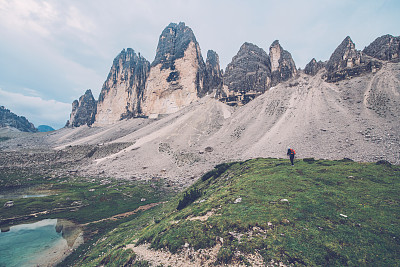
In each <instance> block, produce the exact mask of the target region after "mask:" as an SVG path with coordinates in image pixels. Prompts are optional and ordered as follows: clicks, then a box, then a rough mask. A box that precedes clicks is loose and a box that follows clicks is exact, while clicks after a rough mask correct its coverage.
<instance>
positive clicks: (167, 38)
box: [143, 22, 209, 116]
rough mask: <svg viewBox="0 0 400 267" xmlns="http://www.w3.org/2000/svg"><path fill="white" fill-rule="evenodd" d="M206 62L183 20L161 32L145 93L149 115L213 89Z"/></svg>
mask: <svg viewBox="0 0 400 267" xmlns="http://www.w3.org/2000/svg"><path fill="white" fill-rule="evenodd" d="M206 80H207V79H206V66H205V63H204V60H203V57H202V56H201V51H200V46H199V44H198V43H197V41H196V38H195V36H194V34H193V31H192V30H191V29H190V28H189V27H187V26H186V25H185V23H183V22H180V23H179V24H175V23H171V24H169V25H168V26H167V27H166V28H165V29H164V30H163V32H162V33H161V35H160V38H159V41H158V46H157V53H156V57H155V59H154V61H153V63H152V64H151V69H150V74H149V78H148V81H147V83H146V90H145V93H144V98H143V99H144V101H143V111H144V114H145V115H148V116H157V115H156V114H169V113H173V112H175V111H178V110H179V109H181V108H182V107H184V106H187V105H189V104H190V103H192V102H193V101H195V100H197V99H198V98H199V97H203V96H204V95H206V94H207V93H208V92H209V88H208V87H207V82H206Z"/></svg>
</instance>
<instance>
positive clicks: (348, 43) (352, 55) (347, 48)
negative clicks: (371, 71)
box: [326, 36, 362, 72]
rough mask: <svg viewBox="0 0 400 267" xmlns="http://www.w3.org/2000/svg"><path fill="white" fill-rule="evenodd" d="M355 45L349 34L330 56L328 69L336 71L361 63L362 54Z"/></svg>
mask: <svg viewBox="0 0 400 267" xmlns="http://www.w3.org/2000/svg"><path fill="white" fill-rule="evenodd" d="M355 47H356V46H355V44H354V43H353V41H352V40H351V38H350V36H347V37H346V38H345V39H344V40H343V41H342V43H341V44H340V45H339V46H338V47H337V48H336V49H335V51H334V52H333V54H332V55H331V57H330V58H329V61H328V62H327V64H326V69H327V71H328V72H334V71H338V70H340V69H344V68H352V67H354V66H357V65H360V64H361V63H362V54H361V52H360V51H358V50H356V48H355Z"/></svg>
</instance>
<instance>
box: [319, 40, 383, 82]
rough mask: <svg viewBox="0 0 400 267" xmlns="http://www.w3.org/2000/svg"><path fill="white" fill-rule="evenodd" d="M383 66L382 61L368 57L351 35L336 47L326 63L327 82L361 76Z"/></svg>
mask: <svg viewBox="0 0 400 267" xmlns="http://www.w3.org/2000/svg"><path fill="white" fill-rule="evenodd" d="M381 67H382V63H380V62H378V61H376V60H372V59H371V58H368V57H366V56H365V55H363V53H362V52H361V51H359V50H356V48H355V44H354V43H353V41H352V40H351V38H350V37H349V36H347V37H346V38H345V39H344V40H343V41H342V43H341V44H340V45H339V46H338V47H337V48H336V49H335V51H334V52H333V54H332V55H331V57H330V58H329V61H328V62H327V63H326V66H325V68H326V70H327V74H326V75H325V78H326V81H327V82H337V81H340V80H344V79H346V78H351V77H355V76H360V75H361V74H363V73H368V72H375V71H377V70H379V69H380V68H381Z"/></svg>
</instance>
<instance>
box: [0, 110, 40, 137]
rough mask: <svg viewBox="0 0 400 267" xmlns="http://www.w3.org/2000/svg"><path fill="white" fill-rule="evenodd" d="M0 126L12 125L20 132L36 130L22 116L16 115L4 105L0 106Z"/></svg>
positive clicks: (33, 131)
mask: <svg viewBox="0 0 400 267" xmlns="http://www.w3.org/2000/svg"><path fill="white" fill-rule="evenodd" d="M0 127H13V128H16V129H18V130H20V131H22V132H31V133H35V132H37V129H36V128H35V126H34V125H33V124H32V123H31V122H29V121H28V120H27V119H26V118H25V117H24V116H18V115H16V114H14V113H12V112H11V111H10V110H8V109H6V108H5V107H4V106H0Z"/></svg>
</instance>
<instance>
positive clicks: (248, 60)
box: [224, 43, 271, 92]
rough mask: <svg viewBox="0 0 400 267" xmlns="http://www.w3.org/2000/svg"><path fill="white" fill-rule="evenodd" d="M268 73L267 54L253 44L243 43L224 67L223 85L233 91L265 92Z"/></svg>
mask: <svg viewBox="0 0 400 267" xmlns="http://www.w3.org/2000/svg"><path fill="white" fill-rule="evenodd" d="M270 73H271V64H270V61H269V56H268V54H267V53H266V52H265V51H264V50H263V49H262V48H260V47H258V46H256V45H254V44H251V43H244V44H243V45H242V46H241V47H240V49H239V52H238V53H237V54H236V55H235V56H234V57H233V58H232V62H231V63H229V64H228V66H227V67H226V70H225V74H224V86H226V87H227V89H228V90H229V91H233V92H243V91H246V92H248V91H255V92H265V91H266V90H267V89H268V88H269V84H270V78H269V76H270Z"/></svg>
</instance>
